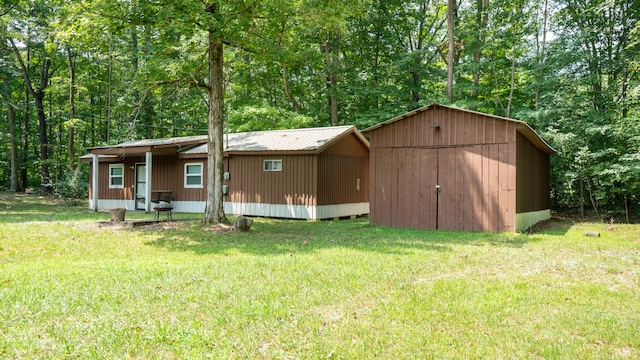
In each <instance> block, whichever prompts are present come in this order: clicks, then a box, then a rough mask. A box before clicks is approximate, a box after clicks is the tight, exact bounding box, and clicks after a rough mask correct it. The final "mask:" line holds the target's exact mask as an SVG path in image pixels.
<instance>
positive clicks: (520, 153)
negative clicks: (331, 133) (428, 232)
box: [363, 104, 555, 232]
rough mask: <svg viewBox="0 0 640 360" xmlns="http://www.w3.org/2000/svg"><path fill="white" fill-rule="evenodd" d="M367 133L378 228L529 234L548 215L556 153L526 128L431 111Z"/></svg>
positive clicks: (448, 110)
mask: <svg viewBox="0 0 640 360" xmlns="http://www.w3.org/2000/svg"><path fill="white" fill-rule="evenodd" d="M363 134H364V135H365V136H367V137H368V138H369V140H370V146H371V150H370V155H371V174H370V179H371V188H370V190H371V193H370V195H369V199H370V215H369V217H370V220H371V223H372V224H374V225H383V226H393V227H400V228H416V229H442V230H466V231H494V232H497V231H524V230H526V229H528V228H529V227H531V226H532V225H533V224H535V223H537V222H539V221H541V220H545V219H549V218H550V216H551V210H550V209H551V201H550V178H549V177H550V165H549V156H550V154H553V153H554V152H555V150H553V149H552V148H551V147H550V146H549V145H548V144H547V143H546V142H545V141H544V140H543V139H542V138H541V137H540V136H539V135H538V134H537V133H536V132H535V131H534V130H533V129H532V128H531V127H530V126H529V125H527V124H526V123H525V122H523V121H518V120H514V119H508V118H504V117H500V116H494V115H489V114H483V113H479V112H475V111H469V110H463V109H458V108H454V107H449V106H444V105H438V104H433V105H428V106H425V107H422V108H419V109H416V110H414V111H411V112H409V113H406V114H404V115H401V116H398V117H396V118H393V119H390V120H388V121H385V122H383V123H380V124H378V125H374V126H372V127H369V128H367V129H365V130H363Z"/></svg>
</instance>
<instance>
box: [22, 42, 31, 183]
mask: <svg viewBox="0 0 640 360" xmlns="http://www.w3.org/2000/svg"><path fill="white" fill-rule="evenodd" d="M26 48H27V49H26V54H25V57H26V61H25V67H26V71H27V73H28V72H29V63H30V61H31V51H30V50H29V40H27V46H26ZM30 95H31V93H30V92H29V88H28V86H27V82H26V81H25V83H24V106H23V111H22V116H23V117H22V161H21V164H20V189H21V190H24V189H26V188H27V185H28V184H27V182H28V172H27V164H28V163H29V103H30V102H31V99H30Z"/></svg>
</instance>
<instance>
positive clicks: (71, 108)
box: [67, 48, 76, 171]
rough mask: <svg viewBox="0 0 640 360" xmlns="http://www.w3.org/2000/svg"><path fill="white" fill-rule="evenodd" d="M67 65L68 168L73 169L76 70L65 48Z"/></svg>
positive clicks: (68, 51)
mask: <svg viewBox="0 0 640 360" xmlns="http://www.w3.org/2000/svg"><path fill="white" fill-rule="evenodd" d="M67 63H68V65H69V168H70V169H71V170H72V171H73V169H74V168H75V158H76V153H75V125H74V119H75V86H76V84H75V78H76V75H75V74H76V69H75V66H74V64H73V55H72V54H71V49H70V48H67Z"/></svg>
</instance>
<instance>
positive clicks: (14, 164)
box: [7, 101, 18, 191]
mask: <svg viewBox="0 0 640 360" xmlns="http://www.w3.org/2000/svg"><path fill="white" fill-rule="evenodd" d="M7 117H8V118H9V134H10V138H11V140H10V141H11V153H10V158H11V184H10V187H9V189H10V190H11V191H18V150H17V146H16V110H15V109H14V108H13V105H12V104H11V103H10V101H7Z"/></svg>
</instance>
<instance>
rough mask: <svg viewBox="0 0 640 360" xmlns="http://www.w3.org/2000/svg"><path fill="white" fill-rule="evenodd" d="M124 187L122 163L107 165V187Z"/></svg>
mask: <svg viewBox="0 0 640 360" xmlns="http://www.w3.org/2000/svg"><path fill="white" fill-rule="evenodd" d="M123 188H124V164H112V165H109V189H123Z"/></svg>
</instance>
